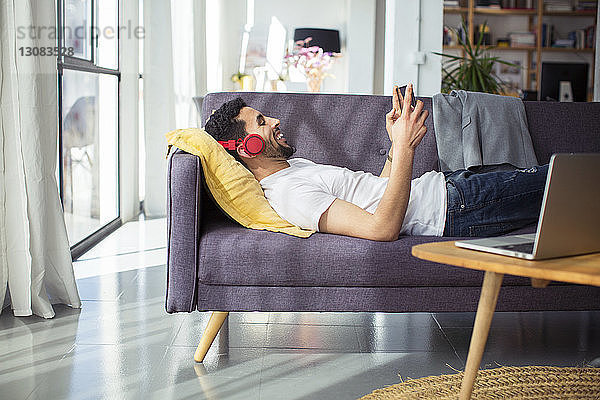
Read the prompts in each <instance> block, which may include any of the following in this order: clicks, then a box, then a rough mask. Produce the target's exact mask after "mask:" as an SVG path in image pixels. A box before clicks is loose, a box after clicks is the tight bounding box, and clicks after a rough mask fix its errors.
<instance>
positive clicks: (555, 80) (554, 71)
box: [540, 62, 588, 102]
mask: <svg viewBox="0 0 600 400" xmlns="http://www.w3.org/2000/svg"><path fill="white" fill-rule="evenodd" d="M561 82H570V83H571V87H570V89H571V91H572V93H573V99H572V100H571V101H581V102H584V101H587V82H588V64H587V63H549V62H545V63H542V81H541V88H540V89H541V90H540V100H542V101H546V100H549V101H560V98H559V97H560V96H559V94H560V86H561ZM567 86H568V85H567ZM563 88H564V84H563Z"/></svg>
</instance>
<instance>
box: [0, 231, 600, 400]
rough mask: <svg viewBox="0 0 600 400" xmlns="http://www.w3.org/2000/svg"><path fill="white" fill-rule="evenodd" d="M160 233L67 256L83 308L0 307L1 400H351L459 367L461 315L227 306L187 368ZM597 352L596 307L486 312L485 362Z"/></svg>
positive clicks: (581, 358)
mask: <svg viewBox="0 0 600 400" xmlns="http://www.w3.org/2000/svg"><path fill="white" fill-rule="evenodd" d="M165 236H166V235H165V221H164V220H150V221H140V222H134V223H129V224H126V225H125V226H124V227H122V228H121V229H119V230H118V231H117V232H116V233H115V234H113V235H111V236H110V237H109V238H107V239H106V240H105V241H103V242H102V243H101V244H100V245H98V246H97V247H96V248H94V249H93V250H92V251H90V252H89V253H87V254H86V255H84V256H83V257H82V258H81V259H80V261H78V262H76V263H75V272H76V276H77V278H78V280H77V283H78V287H79V291H80V295H81V298H82V300H83V307H82V309H81V310H73V309H70V308H68V307H65V306H56V317H55V318H54V319H51V320H44V319H42V318H38V317H27V318H15V317H13V316H12V315H11V313H10V312H8V311H9V310H4V312H3V313H2V315H1V316H0V398H2V399H99V398H106V399H132V398H144V399H145V398H156V399H168V398H177V399H183V398H195V399H259V398H260V399H355V398H358V397H360V396H361V395H364V394H367V393H370V392H371V391H372V390H374V389H376V388H379V387H383V386H385V385H390V384H394V383H398V382H400V380H401V378H402V379H405V378H407V377H410V378H418V377H422V376H428V375H439V374H448V373H453V372H454V371H455V370H460V369H462V368H463V367H464V363H465V358H466V354H467V350H468V344H469V338H470V335H471V327H472V326H473V321H474V314H473V313H446V314H429V313H414V314H386V313H232V314H230V316H229V319H228V321H227V322H226V323H225V325H224V326H223V329H222V330H221V333H220V334H219V335H218V336H217V339H216V341H215V343H214V344H213V347H212V348H211V349H210V351H209V352H208V354H207V357H206V359H205V362H204V363H203V364H197V363H195V362H194V361H193V354H194V350H195V348H196V345H197V344H198V341H199V339H200V335H201V333H202V330H203V328H204V326H205V325H206V323H207V321H208V317H209V314H208V313H199V312H196V313H191V314H175V315H169V314H167V313H166V312H165V311H164V294H165V274H166V271H165V265H164V264H165V257H166V251H165ZM596 357H600V312H533V313H496V315H495V317H494V321H493V323H492V328H491V332H490V336H489V340H488V346H487V348H486V352H485V355H484V360H483V364H484V365H486V366H489V367H492V366H496V365H556V366H583V365H587V364H588V363H590V362H592V360H594V359H595V358H596ZM398 375H400V376H401V378H400V377H399V376H398Z"/></svg>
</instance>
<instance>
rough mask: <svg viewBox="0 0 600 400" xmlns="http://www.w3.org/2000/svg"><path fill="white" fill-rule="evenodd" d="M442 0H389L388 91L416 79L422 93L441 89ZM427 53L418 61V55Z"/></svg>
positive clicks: (386, 37)
mask: <svg viewBox="0 0 600 400" xmlns="http://www.w3.org/2000/svg"><path fill="white" fill-rule="evenodd" d="M442 21H443V9H442V0H386V32H385V71H384V79H385V89H384V90H385V93H388V94H389V93H391V89H392V86H393V85H394V84H405V83H408V82H412V83H413V84H414V87H415V93H416V94H417V95H419V96H432V95H433V94H435V93H437V92H439V91H440V88H441V78H442V74H441V57H440V56H437V55H433V54H432V52H434V51H436V52H441V50H442V32H443V31H442ZM419 53H420V54H422V55H424V56H425V60H424V63H423V64H420V65H419V64H417V62H416V56H417V54H419Z"/></svg>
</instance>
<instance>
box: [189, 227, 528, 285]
mask: <svg viewBox="0 0 600 400" xmlns="http://www.w3.org/2000/svg"><path fill="white" fill-rule="evenodd" d="M203 226H204V232H203V234H202V238H201V240H200V243H199V247H200V248H199V266H198V268H199V274H198V279H199V281H200V282H201V283H202V284H205V285H242V286H338V287H416V286H481V282H482V279H483V273H482V272H480V271H475V270H469V269H464V268H458V267H453V266H446V265H442V264H438V263H433V262H428V261H423V260H419V259H417V258H415V257H413V256H412V255H411V248H412V246H414V245H416V244H420V243H426V242H434V241H439V240H453V238H440V237H436V236H406V237H402V238H400V239H399V240H396V241H394V242H374V241H370V240H365V239H358V238H353V237H346V236H339V235H331V234H325V233H315V234H314V235H312V236H311V237H310V238H307V239H298V238H294V237H291V236H289V235H285V234H280V233H273V232H266V231H255V230H249V229H244V228H242V227H240V226H239V225H237V224H235V223H233V222H231V221H229V220H225V219H221V218H211V219H209V220H208V221H206V223H205V224H203ZM529 231H531V229H529ZM505 284H508V285H511V284H512V285H529V280H528V279H524V278H519V277H510V276H507V277H506V278H505Z"/></svg>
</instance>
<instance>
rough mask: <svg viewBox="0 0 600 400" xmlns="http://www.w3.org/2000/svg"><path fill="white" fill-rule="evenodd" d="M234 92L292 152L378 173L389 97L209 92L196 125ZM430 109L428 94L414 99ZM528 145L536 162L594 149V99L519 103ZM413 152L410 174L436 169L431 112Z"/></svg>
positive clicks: (597, 146)
mask: <svg viewBox="0 0 600 400" xmlns="http://www.w3.org/2000/svg"><path fill="white" fill-rule="evenodd" d="M237 96H240V97H242V98H243V99H244V100H245V101H246V103H247V104H248V105H249V106H251V107H253V108H256V109H257V110H259V111H261V112H262V113H263V114H265V115H268V116H271V117H276V118H279V119H280V120H281V130H282V132H283V133H284V135H285V136H286V138H287V139H288V142H289V143H290V144H292V145H293V146H295V147H296V148H297V152H296V154H295V155H294V156H295V157H303V158H307V159H310V160H312V161H314V162H317V163H326V164H333V165H338V166H344V167H348V168H350V169H352V170H363V171H368V172H371V173H374V174H379V173H380V171H381V168H382V167H383V165H384V163H385V159H386V156H387V152H388V150H389V147H390V140H389V139H388V136H387V133H386V131H385V114H386V113H387V112H388V111H389V110H390V108H391V98H390V96H374V95H348V94H312V93H256V92H222V93H210V94H208V95H207V96H206V98H205V99H204V103H203V107H202V124H204V122H205V121H206V119H207V117H208V116H210V114H211V112H212V110H214V109H217V108H219V107H220V106H221V104H223V103H224V102H226V101H228V100H231V99H233V98H235V97H237ZM420 99H421V100H423V102H424V103H425V108H426V109H429V111H430V114H431V106H432V102H431V98H420ZM524 104H525V111H526V114H527V120H528V125H529V131H530V133H531V137H532V141H533V146H534V149H535V152H536V155H537V157H538V161H539V162H540V164H545V163H547V162H548V161H549V160H550V156H551V155H552V154H553V153H557V152H600V103H555V102H537V101H531V102H525V103H524ZM426 124H427V129H428V133H427V135H425V137H424V139H423V141H422V142H421V145H420V146H419V147H418V149H417V152H416V154H415V164H414V168H413V176H414V177H416V176H420V175H422V174H423V173H425V172H427V171H430V170H432V169H437V168H438V156H437V147H436V142H435V132H434V128H433V117H432V116H430V117H429V118H428V119H427V122H426Z"/></svg>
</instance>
